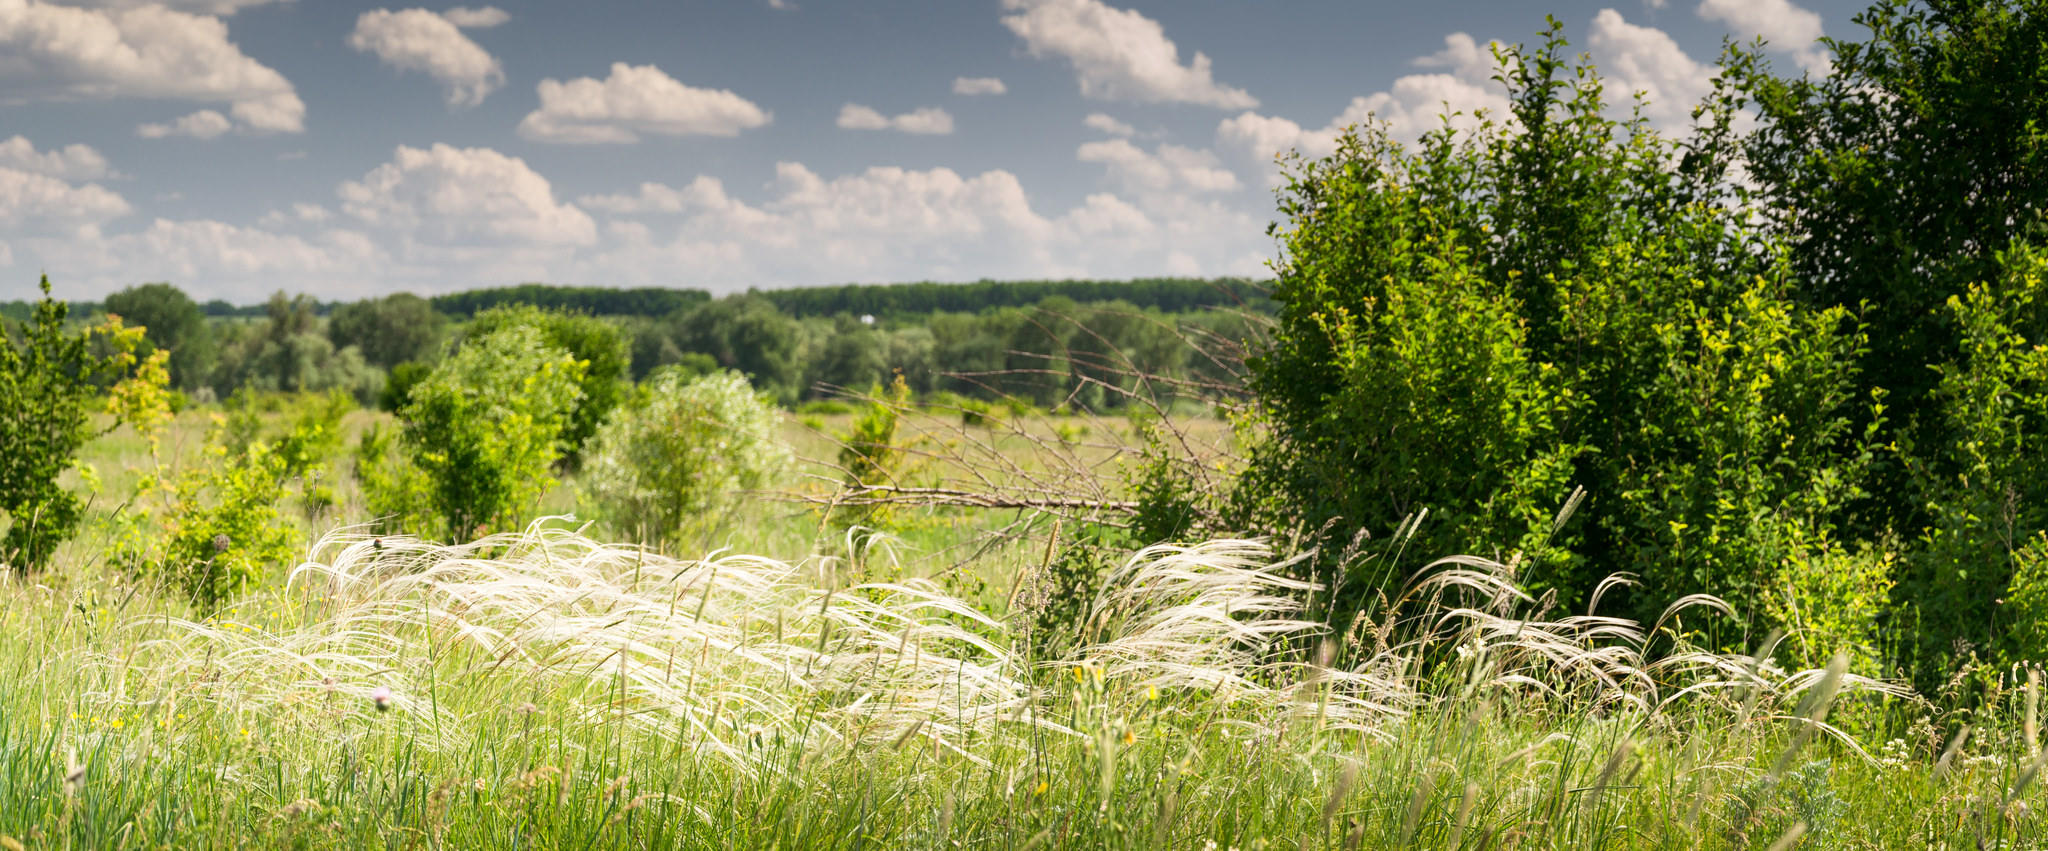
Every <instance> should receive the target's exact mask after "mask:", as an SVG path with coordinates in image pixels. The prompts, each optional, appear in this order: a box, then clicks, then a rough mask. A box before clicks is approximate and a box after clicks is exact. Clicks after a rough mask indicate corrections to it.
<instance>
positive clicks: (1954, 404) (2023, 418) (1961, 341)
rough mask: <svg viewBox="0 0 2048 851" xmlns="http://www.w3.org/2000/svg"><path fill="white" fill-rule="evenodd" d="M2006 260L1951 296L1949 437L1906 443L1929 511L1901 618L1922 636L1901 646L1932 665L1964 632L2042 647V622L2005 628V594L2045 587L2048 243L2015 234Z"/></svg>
mask: <svg viewBox="0 0 2048 851" xmlns="http://www.w3.org/2000/svg"><path fill="white" fill-rule="evenodd" d="M2000 260H2001V263H2000V266H2001V269H2000V274H1999V277H1998V278H1997V279H1995V280H1992V281H1988V282H1985V283H1981V284H1977V285H1973V286H1971V287H1970V288H1969V289H1968V290H1967V291H1966V292H1964V293H1963V294H1961V295H1958V296H1954V297H1952V298H1950V299H1949V301H1948V305H1947V310H1948V313H1949V316H1950V317H1951V318H1952V320H1953V321H1954V323H1955V326H1956V329H1957V340H1958V344H1957V350H1956V351H1955V352H1954V354H1953V356H1952V358H1951V360H1950V361H1949V362H1948V363H1946V364H1944V365H1942V367H1941V368H1940V370H1939V377H1940V382H1939V385H1938V387H1937V389H1936V391H1935V393H1936V399H1935V415H1937V416H1939V417H1940V422H1939V428H1938V429H1934V430H1933V431H1934V432H1935V433H1945V434H1947V435H1950V436H1951V437H1950V439H1949V440H1948V441H1947V442H1946V443H1944V444H1937V445H1914V444H1911V443H1906V444H1904V445H1902V446H1901V448H1900V450H1899V454H1900V456H1901V457H1902V459H1903V460H1904V462H1905V464H1906V466H1907V469H1908V470H1909V471H1911V472H1912V474H1913V480H1914V485H1915V489H1916V490H1917V492H1918V493H1917V495H1918V496H1919V500H1918V501H1919V504H1920V505H1922V506H1924V507H1925V510H1926V511H1927V512H1928V515H1929V517H1930V520H1929V522H1928V525H1927V527H1926V528H1925V529H1924V530H1922V531H1921V533H1920V535H1919V536H1918V540H1917V541H1916V542H1915V543H1916V544H1917V546H1916V547H1915V548H1914V549H1913V551H1912V552H1911V553H1910V554H1909V556H1908V559H1907V564H1906V567H1907V575H1906V576H1905V577H1904V579H1903V581H1902V582H1901V583H1900V588H1899V591H1900V594H1899V599H1900V602H1901V604H1902V607H1903V608H1904V609H1905V611H1904V612H1903V613H1902V616H1901V619H1902V621H1903V622H1907V623H1912V624H1915V626H1916V628H1915V629H1914V630H1913V632H1914V633H1915V634H1917V635H1919V636H1920V637H1921V641H1920V642H1919V644H1920V646H1919V647H1917V648H1902V650H1907V651H1917V655H1918V657H1919V658H1918V664H1919V667H1921V668H1922V669H1923V670H1924V671H1933V670H1938V669H1943V668H1946V667H1947V666H1948V665H1947V660H1948V658H1949V657H1950V656H1951V655H1952V654H1955V653H1956V650H1957V648H1956V646H1955V644H1956V642H1958V641H1962V642H1965V643H1966V644H1967V645H1969V646H1972V647H1976V648H1978V649H1980V650H1982V651H1983V652H1984V655H1986V656H1991V657H1994V658H1995V657H1998V656H2002V655H2005V654H2008V653H2015V652H2017V653H2019V654H2020V655H2022V656H2024V657H2026V658H2030V659H2035V660H2039V659H2041V658H2044V657H2043V656H2041V655H2038V654H2040V653H2041V652H2042V650H2043V649H2044V648H2043V647H2042V646H2041V645H2033V646H2031V647H2030V646H2029V644H2028V642H2029V639H2027V638H2026V637H2025V636H2026V635H2027V634H2029V633H2030V632H2031V631H2032V630H2034V629H2037V628H2039V627H2037V626H2034V625H2032V624H2023V625H2021V627H2020V628H2019V630H2018V631H2017V632H2010V631H2008V630H2006V629H2005V628H2003V625H2005V624H2007V623H2009V622H2011V621H2012V616H2010V615H2007V614H2006V613H2004V612H2001V611H2000V608H1999V605H1998V601H1999V600H2006V601H2008V602H2012V601H2014V600H2015V598H2017V599H2022V600H2030V599H2033V597H2034V595H2037V594H2039V593H2040V588H2039V587H2038V586H2037V585H2036V583H2038V582H2039V581H2040V578H2039V577H2038V576H2036V575H2035V573H2036V572H2037V571H2038V570H2039V567H2038V564H2036V563H2035V562H2034V554H2035V553H2037V552H2038V551H2037V550H2036V549H2035V548H2034V547H2032V546H2031V543H2032V542H2033V541H2034V540H2035V539H2036V536H2037V535H2038V534H2039V533H2040V532H2041V531H2042V530H2043V529H2048V253H2044V252H2043V251H2042V250H2040V249H2036V248H2033V247H2031V246H2027V245H2019V246H2015V247H2014V248H2013V249H2011V250H2009V251H2007V252H2006V253H2005V254H2004V255H2003V256H2002V257H2001V258H2000ZM2022 568H2024V569H2022ZM2032 616H2033V615H2031V614H2030V615H2028V617H2032ZM2015 638H2017V639H2018V641H2017V643H2015V641H2014V639H2015Z"/></svg>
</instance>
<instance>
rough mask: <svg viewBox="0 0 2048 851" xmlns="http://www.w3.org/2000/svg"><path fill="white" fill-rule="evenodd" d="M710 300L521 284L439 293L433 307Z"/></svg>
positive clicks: (644, 308)
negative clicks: (445, 293)
mask: <svg viewBox="0 0 2048 851" xmlns="http://www.w3.org/2000/svg"><path fill="white" fill-rule="evenodd" d="M709 300H711V294H710V293H707V292H704V291H703V290H679V289H667V288H656V287H644V288H640V289H613V288H611V287H563V286H551V285H548V284H520V285H519V286H516V287H497V288H493V289H482V290H465V291H463V292H459V293H449V294H447V295H437V296H434V298H433V307H434V309H435V310H438V311H440V312H442V313H445V314H448V315H450V316H463V317H467V316H474V315H476V314H479V313H483V312H485V311H488V310H492V309H495V308H501V307H512V306H518V305H525V306H528V307H537V308H540V309H542V310H557V311H566V312H573V313H582V314H588V315H591V316H666V315H668V314H670V313H674V312H676V311H678V310H683V309H686V308H689V307H690V306H692V305H696V304H700V303H703V302H706V301H709Z"/></svg>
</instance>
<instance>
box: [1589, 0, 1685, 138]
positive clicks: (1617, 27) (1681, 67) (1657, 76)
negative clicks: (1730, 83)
mask: <svg viewBox="0 0 2048 851" xmlns="http://www.w3.org/2000/svg"><path fill="white" fill-rule="evenodd" d="M1586 46H1587V48H1588V52H1590V53H1591V54H1592V55H1593V61H1594V62H1595V63H1597V64H1598V65H1599V67H1600V73H1601V75H1602V76H1603V77H1605V78H1606V83H1607V86H1608V90H1609V91H1610V92H1616V93H1637V92H1640V93H1641V94H1642V96H1643V99H1644V101H1645V103H1644V106H1643V116H1644V117H1645V118H1648V119H1649V120H1650V123H1651V124H1652V125H1654V126H1656V127H1657V128H1658V129H1660V130H1663V131H1666V132H1678V131H1682V130H1684V129H1685V128H1687V127H1690V126H1692V108H1693V106H1694V105H1696V104H1698V103H1699V102H1700V100H1701V99H1702V98H1704V97H1706V96H1707V95H1708V94H1709V93H1711V92H1712V91H1713V90H1714V85H1713V79H1714V74H1715V69H1714V68H1713V67H1712V66H1709V65H1702V64H1700V63H1699V62H1696V61H1693V59H1692V57H1690V56H1687V55H1686V53H1685V50H1684V49H1682V48H1680V47H1679V46H1678V42H1676V41H1673V40H1672V38H1671V36H1670V35H1669V34H1667V33H1665V32H1664V31H1663V30H1660V29H1657V28H1655V27H1644V26H1637V25H1635V24H1631V23H1629V22H1628V21H1626V20H1624V19H1623V18H1622V17H1621V13H1620V12H1616V11H1614V10H1613V9H1602V10H1600V14H1598V15H1595V16H1593V25H1592V30H1591V32H1590V33H1588V34H1587V37H1586ZM1616 100H1617V106H1618V107H1619V106H1625V105H1626V104H1625V102H1623V101H1620V99H1619V98H1616Z"/></svg>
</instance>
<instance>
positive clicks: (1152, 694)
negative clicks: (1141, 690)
mask: <svg viewBox="0 0 2048 851" xmlns="http://www.w3.org/2000/svg"><path fill="white" fill-rule="evenodd" d="M1145 699H1146V700H1147V701H1150V702H1153V703H1157V702H1159V687H1158V686H1146V687H1145Z"/></svg>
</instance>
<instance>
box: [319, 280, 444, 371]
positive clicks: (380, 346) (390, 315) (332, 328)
mask: <svg viewBox="0 0 2048 851" xmlns="http://www.w3.org/2000/svg"><path fill="white" fill-rule="evenodd" d="M447 324H448V320H447V318H446V317H443V316H442V315H441V314H440V313H438V312H435V310H434V307H433V305H431V304H428V303H427V300H426V299H423V298H420V297H419V296H416V295H413V294H412V293H397V294H394V295H388V296H385V297H383V298H375V299H364V300H363V301H358V302H353V303H350V304H345V305H342V306H341V307H338V308H335V310H334V313H333V315H331V316H329V317H328V319H327V338H328V339H329V340H332V341H333V342H334V346H335V348H338V349H345V348H348V347H349V346H354V347H356V348H357V349H358V350H360V351H361V352H362V353H363V359H364V360H366V361H368V362H370V363H371V364H372V365H374V366H376V367H377V368H379V369H386V370H388V369H391V368H392V367H395V366H397V365H399V364H401V363H404V362H406V361H427V360H432V359H433V358H434V356H435V354H436V352H437V350H438V349H439V348H440V346H441V337H442V334H443V333H444V332H445V331H446V328H447Z"/></svg>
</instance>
